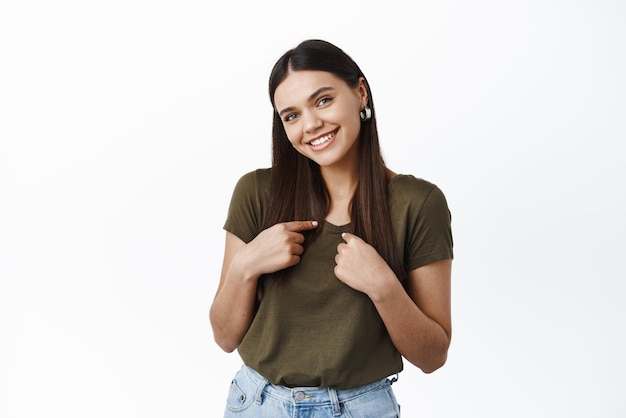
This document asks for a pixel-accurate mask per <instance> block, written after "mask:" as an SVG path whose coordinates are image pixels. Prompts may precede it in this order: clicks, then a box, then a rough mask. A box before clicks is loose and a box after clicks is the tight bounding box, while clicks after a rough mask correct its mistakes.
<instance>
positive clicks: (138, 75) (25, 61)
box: [0, 0, 626, 418]
mask: <svg viewBox="0 0 626 418" xmlns="http://www.w3.org/2000/svg"><path fill="white" fill-rule="evenodd" d="M625 28H626V4H625V3H624V2H622V1H617V0H616V1H610V0H580V1H574V0H571V1H557V0H550V1H539V0H526V1H496V0H492V1H487V0H479V1H473V2H470V1H461V0H457V1H439V2H425V1H418V2H394V1H377V2H371V1H367V0H363V1H343V2H340V1H326V0H320V1H317V2H282V1H280V2H279V1H273V0H272V1H259V2H253V1H249V2H247V3H245V2H229V3H228V4H226V2H210V1H176V2H174V1H147V0H143V1H142V0H124V1H116V0H114V1H107V2H96V1H91V2H86V1H68V0H59V1H54V2H49V1H17V0H14V1H11V0H9V1H3V2H2V3H1V4H0V61H1V64H0V416H1V417H3V418H21V417H48V416H63V417H81V418H82V417H90V418H91V417H93V418H96V417H132V418H136V417H137V418H138V417H150V418H156V417H159V418H160V417H188V418H191V417H219V416H221V413H222V410H223V407H224V400H225V395H226V391H227V388H228V384H229V382H230V379H231V378H232V375H233V374H234V373H235V371H236V370H237V369H238V368H239V365H240V360H239V357H238V355H237V354H236V353H232V354H226V353H223V352H221V351H220V350H219V349H218V348H217V346H216V345H215V344H214V342H213V338H212V334H211V330H210V326H209V322H208V309H209V306H210V302H211V299H212V296H213V293H214V291H215V288H216V286H217V282H218V275H219V270H220V267H221V266H220V263H221V257H222V245H223V239H224V233H223V231H222V229H221V227H222V224H223V221H224V219H225V215H226V209H227V206H228V201H229V199H230V193H231V191H232V188H233V186H234V183H235V181H236V180H237V179H238V178H239V176H241V175H242V174H243V173H245V172H247V171H249V170H252V169H254V168H257V167H264V166H268V165H269V161H270V122H271V112H272V109H271V107H270V104H269V100H268V97H267V78H268V75H269V71H270V69H271V66H272V65H273V63H274V61H275V60H276V59H277V58H278V57H279V56H280V55H281V54H282V53H283V52H284V51H285V50H287V49H288V48H291V47H293V46H295V45H296V44H297V43H298V42H300V41H301V40H304V39H307V38H322V39H327V40H329V41H331V42H333V43H335V44H337V45H338V46H340V47H341V48H343V49H344V50H345V51H346V52H348V53H349V54H350V55H351V56H352V57H353V58H354V59H355V60H356V61H357V62H358V63H359V65H360V66H361V68H362V70H363V71H364V72H365V74H366V76H367V77H368V79H369V82H370V85H371V87H372V90H373V96H374V101H375V104H376V107H377V111H378V118H379V128H380V135H381V141H382V146H383V151H384V153H385V158H386V160H387V163H388V165H389V166H390V167H391V168H392V169H394V170H395V171H398V172H402V173H411V174H414V175H416V176H418V177H423V178H426V179H428V180H430V181H432V182H434V183H436V184H438V185H439V186H440V187H441V188H442V189H443V190H444V192H445V193H446V196H447V197H448V201H449V204H450V208H451V210H452V214H453V228H454V236H455V254H456V258H455V262H454V269H453V282H454V289H453V314H454V337H453V343H452V347H451V350H450V355H449V360H448V363H447V364H446V365H445V366H444V367H443V368H442V369H440V370H438V371H437V372H435V373H434V374H431V375H424V374H422V373H421V372H419V371H418V370H417V369H416V368H415V367H413V366H411V365H410V364H408V363H407V364H406V366H405V367H406V369H405V371H404V372H403V373H401V375H400V381H399V382H398V383H397V384H396V385H394V388H395V390H396V393H397V396H398V398H399V400H400V403H401V404H402V408H403V416H405V417H409V418H410V417H429V418H434V417H459V416H465V417H623V416H625V415H626V405H625V401H624V397H623V394H624V393H623V392H624V387H625V380H624V379H625V377H624V375H625V373H626V366H625V365H626V361H625V360H624V353H625V352H626V335H625V326H624V319H625V316H626V310H625V309H624V307H623V306H624V301H623V299H624V296H625V291H626V285H625V284H624V280H625V279H626V274H625V273H626V270H625V268H624V262H623V253H624V250H625V245H624V241H623V239H624V236H625V234H626V221H625V220H624V217H625V215H626V187H625V184H624V183H625V178H626V173H625V169H624V165H625V164H624V162H623V160H624V142H625V141H626V127H625V119H626V118H625V115H626V99H625V98H626V82H625V77H624V75H625V74H626V53H625V52H626V43H625V40H626V29H625Z"/></svg>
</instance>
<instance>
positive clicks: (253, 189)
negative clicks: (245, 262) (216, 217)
mask: <svg viewBox="0 0 626 418" xmlns="http://www.w3.org/2000/svg"><path fill="white" fill-rule="evenodd" d="M269 176H270V174H269V169H259V170H255V171H252V172H249V173H246V174H244V175H243V176H242V177H241V178H240V179H239V181H237V184H236V185H235V189H234V191H233V194H232V197H231V200H230V205H229V207H228V215H227V217H226V222H225V223H224V229H225V230H226V231H228V232H230V233H232V234H234V235H236V236H237V237H239V238H240V239H241V240H242V241H244V242H245V243H248V242H250V241H252V240H253V239H254V237H256V236H257V235H258V234H259V232H260V229H261V225H262V223H263V217H264V215H265V213H264V209H265V202H266V201H267V198H268V196H269Z"/></svg>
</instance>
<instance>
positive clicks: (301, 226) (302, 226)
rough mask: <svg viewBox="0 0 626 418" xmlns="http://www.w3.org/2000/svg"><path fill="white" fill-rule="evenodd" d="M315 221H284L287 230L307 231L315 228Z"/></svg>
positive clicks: (316, 223)
mask: <svg viewBox="0 0 626 418" xmlns="http://www.w3.org/2000/svg"><path fill="white" fill-rule="evenodd" d="M317 225H318V222H317V221H291V222H285V227H286V228H287V230H289V231H292V232H300V231H309V230H311V229H315V228H317Z"/></svg>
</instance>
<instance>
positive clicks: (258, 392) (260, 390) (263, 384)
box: [254, 378, 269, 405]
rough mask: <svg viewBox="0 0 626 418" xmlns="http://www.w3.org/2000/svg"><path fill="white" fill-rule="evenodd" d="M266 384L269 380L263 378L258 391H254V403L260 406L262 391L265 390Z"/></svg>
mask: <svg viewBox="0 0 626 418" xmlns="http://www.w3.org/2000/svg"><path fill="white" fill-rule="evenodd" d="M268 384H269V380H267V379H266V378H263V382H261V384H260V385H259V387H258V389H257V390H256V393H255V394H254V397H255V400H256V403H257V404H258V405H261V403H263V398H262V396H261V395H262V394H263V389H265V386H267V385H268Z"/></svg>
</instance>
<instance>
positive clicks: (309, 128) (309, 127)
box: [302, 111, 324, 134]
mask: <svg viewBox="0 0 626 418" xmlns="http://www.w3.org/2000/svg"><path fill="white" fill-rule="evenodd" d="M302 117H303V118H304V124H303V129H304V132H305V133H307V134H309V133H313V132H315V131H316V130H318V129H319V128H321V127H322V125H323V124H324V123H323V122H322V120H321V119H320V117H319V116H318V115H317V113H316V112H314V111H312V112H306V113H304V114H303V116H302Z"/></svg>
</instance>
